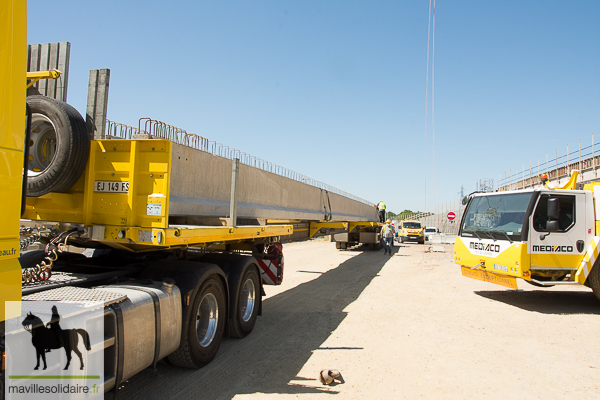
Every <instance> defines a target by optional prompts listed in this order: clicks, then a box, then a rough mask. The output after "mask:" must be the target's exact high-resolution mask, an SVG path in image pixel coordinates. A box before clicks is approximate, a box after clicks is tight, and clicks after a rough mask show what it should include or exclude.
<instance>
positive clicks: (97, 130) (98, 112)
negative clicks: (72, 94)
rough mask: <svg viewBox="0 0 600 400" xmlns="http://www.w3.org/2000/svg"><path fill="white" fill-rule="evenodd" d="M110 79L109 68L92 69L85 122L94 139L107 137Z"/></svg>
mask: <svg viewBox="0 0 600 400" xmlns="http://www.w3.org/2000/svg"><path fill="white" fill-rule="evenodd" d="M109 81H110V70H109V69H106V68H105V69H93V70H91V71H90V81H89V85H88V98H87V109H86V116H85V123H86V127H87V131H88V134H89V135H90V137H92V138H93V139H94V140H101V139H104V138H105V132H104V130H105V127H106V112H107V109H108V86H109Z"/></svg>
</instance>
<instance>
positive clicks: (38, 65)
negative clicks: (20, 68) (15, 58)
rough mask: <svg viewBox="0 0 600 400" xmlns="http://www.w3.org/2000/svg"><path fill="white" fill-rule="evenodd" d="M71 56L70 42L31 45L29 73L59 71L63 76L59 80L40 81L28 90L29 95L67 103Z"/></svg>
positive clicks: (28, 52) (29, 50)
mask: <svg viewBox="0 0 600 400" xmlns="http://www.w3.org/2000/svg"><path fill="white" fill-rule="evenodd" d="M70 55H71V43H69V42H60V43H44V44H32V45H29V47H28V51H27V71H28V72H37V71H50V70H53V69H58V70H59V71H61V72H62V75H61V76H60V77H59V78H58V79H40V80H39V81H38V82H36V83H35V84H33V85H32V86H31V87H30V88H28V89H27V95H28V96H31V95H37V94H41V95H43V96H48V97H52V98H53V99H56V100H60V101H64V102H66V101H67V84H68V81H69V58H70Z"/></svg>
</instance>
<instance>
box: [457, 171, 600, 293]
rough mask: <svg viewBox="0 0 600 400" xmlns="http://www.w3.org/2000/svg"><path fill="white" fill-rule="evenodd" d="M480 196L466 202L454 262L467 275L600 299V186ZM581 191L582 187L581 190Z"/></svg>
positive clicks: (543, 188)
mask: <svg viewBox="0 0 600 400" xmlns="http://www.w3.org/2000/svg"><path fill="white" fill-rule="evenodd" d="M578 175H579V172H578V171H573V172H572V174H571V177H570V180H569V182H568V183H567V184H566V185H564V186H562V187H551V186H550V185H549V184H545V185H544V186H540V187H538V188H533V189H524V190H516V191H505V192H494V193H475V194H473V195H471V196H469V197H468V198H465V200H463V203H466V209H465V211H464V214H463V217H462V221H461V223H460V230H459V232H458V237H457V238H456V241H455V244H454V260H455V262H456V264H458V265H460V266H461V271H462V274H463V275H464V276H466V277H469V278H473V279H478V280H482V281H486V282H491V283H495V284H498V285H502V286H505V287H509V288H512V289H517V279H523V280H525V281H526V282H528V283H530V284H532V285H535V286H539V287H549V286H556V285H585V286H587V287H590V288H592V290H593V292H594V294H595V295H596V297H598V298H599V299H600V266H599V264H600V262H598V244H599V243H600V236H599V235H600V208H599V207H600V203H599V202H597V200H596V197H597V196H598V195H600V183H595V182H594V183H589V184H585V185H582V184H577V183H576V182H577V177H578ZM578 187H579V188H578Z"/></svg>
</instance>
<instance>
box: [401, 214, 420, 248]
mask: <svg viewBox="0 0 600 400" xmlns="http://www.w3.org/2000/svg"><path fill="white" fill-rule="evenodd" d="M399 225H400V226H398V238H399V239H400V242H401V243H404V242H409V241H416V242H419V243H421V244H425V234H424V233H423V231H424V228H423V225H422V224H421V221H419V220H416V219H414V220H413V219H407V220H404V221H400V224H399Z"/></svg>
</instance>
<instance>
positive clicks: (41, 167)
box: [27, 95, 90, 197]
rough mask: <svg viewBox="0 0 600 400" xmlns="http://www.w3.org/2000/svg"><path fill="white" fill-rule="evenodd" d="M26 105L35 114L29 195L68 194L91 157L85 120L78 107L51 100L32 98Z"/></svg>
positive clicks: (31, 136)
mask: <svg viewBox="0 0 600 400" xmlns="http://www.w3.org/2000/svg"><path fill="white" fill-rule="evenodd" d="M27 104H28V105H29V107H30V108H31V115H32V117H31V135H30V138H29V167H28V171H27V196H33V197H38V196H42V195H44V194H46V193H49V192H66V191H67V190H69V189H70V188H71V187H72V186H73V185H74V184H75V182H77V180H78V179H79V177H80V176H81V174H82V173H83V171H84V169H85V165H86V163H87V160H88V157H89V153H90V137H89V135H88V133H87V129H86V126H85V121H84V120H83V117H82V116H81V114H79V112H77V110H76V109H75V108H73V107H71V106H70V105H69V104H67V103H64V102H62V101H58V100H55V99H52V98H50V97H46V96H39V95H36V96H29V97H27ZM53 142H54V143H55V144H54V145H53V144H52V143H53ZM52 152H54V154H52Z"/></svg>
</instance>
